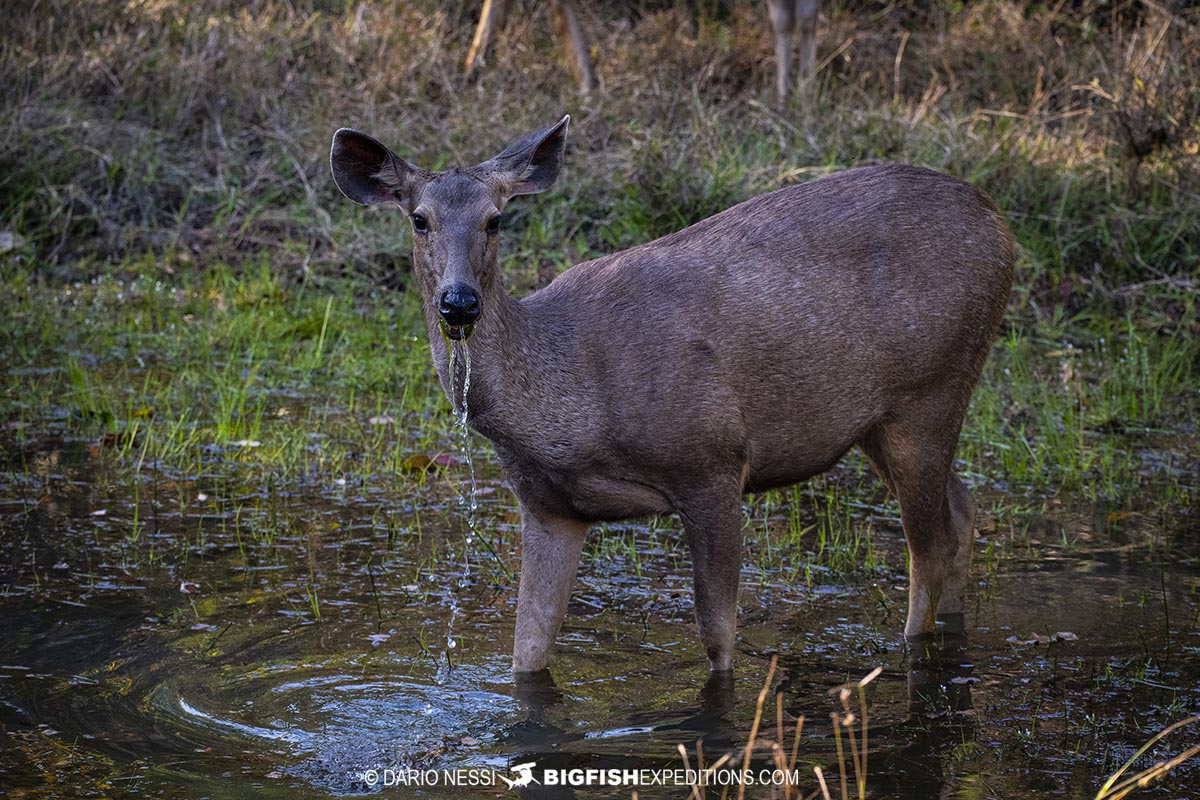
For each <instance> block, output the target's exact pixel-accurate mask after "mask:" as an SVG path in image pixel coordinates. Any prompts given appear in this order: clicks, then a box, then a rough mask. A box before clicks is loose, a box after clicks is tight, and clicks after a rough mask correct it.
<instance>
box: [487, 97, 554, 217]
mask: <svg viewBox="0 0 1200 800" xmlns="http://www.w3.org/2000/svg"><path fill="white" fill-rule="evenodd" d="M570 122H571V115H570V114H568V115H566V116H564V117H563V118H562V119H560V120H559V121H558V122H557V123H555V124H554V125H551V126H550V127H549V128H546V129H545V130H540V131H535V132H534V133H531V134H528V135H527V136H523V137H522V138H520V139H518V140H517V141H515V142H513V143H512V144H510V145H509V146H508V147H506V148H505V149H504V151H503V152H502V153H500V154H499V155H497V156H495V157H493V158H491V159H488V160H487V161H485V162H483V163H482V164H480V165H479V166H478V167H476V170H478V171H479V172H482V173H483V174H484V176H485V177H486V178H487V179H488V180H489V181H490V182H491V183H493V184H494V185H496V187H497V188H498V189H500V191H501V192H502V193H503V194H504V195H505V196H506V197H516V196H517V195H519V194H537V193H538V192H544V191H546V190H547V189H549V188H550V187H551V185H553V184H554V180H555V179H556V178H557V177H558V173H559V170H561V169H562V162H563V152H564V151H565V150H566V147H567V125H568V124H570Z"/></svg>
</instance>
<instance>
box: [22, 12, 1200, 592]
mask: <svg viewBox="0 0 1200 800" xmlns="http://www.w3.org/2000/svg"><path fill="white" fill-rule="evenodd" d="M543 6H544V4H534V6H533V7H531V8H530V9H529V13H528V14H525V15H521V16H519V18H518V17H514V19H512V20H510V23H509V25H508V27H507V28H506V31H505V35H504V36H502V37H500V39H499V41H498V42H497V43H496V49H495V51H494V52H493V54H492V56H491V57H490V59H489V62H488V68H487V69H486V70H485V71H484V73H483V75H482V76H481V77H480V78H479V79H478V82H474V81H472V82H468V81H466V80H465V79H463V78H462V76H461V75H460V64H461V59H462V56H463V55H464V54H465V50H466V47H467V45H468V43H469V37H470V32H471V31H470V23H471V18H472V15H473V14H474V13H475V7H474V5H473V4H469V3H450V4H443V3H432V2H417V3H405V4H401V5H399V6H396V7H387V8H385V7H383V6H375V5H371V4H366V5H363V6H362V7H361V14H360V7H359V6H357V5H354V4H336V3H327V2H302V3H282V2H278V0H259V1H258V2H254V3H251V4H249V5H246V4H237V3H230V2H226V0H208V2H197V3H184V4H172V3H154V2H151V3H138V4H128V3H118V2H103V3H95V4H77V3H65V2H61V3H55V2H52V3H50V4H49V5H48V6H46V5H43V6H40V7H38V8H33V7H26V6H20V7H18V8H16V9H14V10H13V12H12V15H11V16H12V19H11V20H10V22H11V25H10V27H11V29H12V30H14V31H16V32H17V33H15V34H14V35H13V36H11V37H7V38H5V39H4V40H3V41H2V42H0V78H2V79H4V80H5V85H8V86H11V87H13V88H12V91H10V92H6V93H5V94H4V95H3V97H0V109H2V110H3V111H4V112H5V114H4V117H3V119H5V120H6V122H5V123H4V125H5V133H6V136H4V137H3V138H0V232H11V233H13V234H14V235H15V237H16V238H15V247H14V249H12V250H10V251H7V252H5V253H0V283H3V286H4V289H5V291H4V299H3V300H2V301H0V303H2V308H3V315H4V319H5V325H4V326H3V329H2V330H0V360H2V362H3V363H4V364H5V365H6V368H7V375H8V380H7V381H6V382H5V383H4V384H3V386H2V387H0V420H3V422H4V423H5V428H4V429H3V431H2V432H0V438H3V440H4V441H5V443H6V444H7V445H8V446H9V447H8V449H10V450H12V451H14V452H22V451H23V448H34V447H36V445H37V442H39V441H40V440H42V439H45V438H46V437H50V436H66V437H74V438H79V439H83V440H86V441H87V442H89V443H91V446H94V447H96V448H98V449H99V451H100V452H101V454H102V455H103V458H104V462H105V463H106V464H107V465H108V467H109V468H110V469H111V470H112V475H113V476H115V477H117V478H119V479H121V480H134V479H135V478H136V475H137V474H138V473H139V472H140V471H143V470H145V469H154V470H166V471H169V472H170V473H171V474H172V475H176V476H197V475H205V474H211V473H213V472H214V471H216V472H221V473H228V474H236V475H237V476H238V479H239V480H244V481H245V482H247V483H248V484H253V485H259V486H266V487H278V486H280V485H295V484H301V485H304V484H309V483H311V484H314V485H318V486H338V485H340V484H338V481H347V482H356V481H357V482H364V483H371V484H379V483H385V482H386V483H393V484H394V483H395V482H397V481H399V482H402V483H404V484H405V485H411V486H412V487H413V490H414V492H436V493H443V492H451V493H452V492H454V491H457V486H458V481H459V479H460V477H461V476H459V475H457V474H456V473H455V471H454V470H451V471H450V474H447V475H442V474H439V473H435V472H425V471H423V470H418V469H413V468H412V467H413V462H411V461H410V460H409V459H410V457H412V456H420V455H425V456H432V455H436V454H438V453H440V452H450V451H454V450H456V449H457V448H458V446H459V444H458V442H457V441H456V437H455V435H454V430H453V424H452V423H453V420H452V417H451V415H450V414H449V413H448V412H449V410H450V405H449V402H448V401H447V400H446V399H445V398H444V397H443V396H442V393H441V391H440V388H439V387H438V385H437V383H436V380H434V378H433V373H432V369H431V366H430V363H429V356H428V346H427V342H426V340H425V332H424V326H423V324H422V323H421V320H420V319H419V312H418V302H417V298H416V296H415V290H414V288H413V281H412V280H411V277H410V276H409V270H410V264H409V261H410V257H409V248H410V243H409V241H408V233H407V226H406V225H404V224H403V222H402V220H400V219H399V216H398V214H396V213H394V212H392V211H387V210H384V211H379V210H372V209H362V208H360V207H358V206H355V205H354V204H352V203H349V202H348V201H346V200H345V199H344V198H342V197H341V196H340V195H339V194H338V193H337V191H336V189H335V188H334V187H333V186H332V182H331V180H330V178H329V175H328V166H327V152H328V145H329V139H330V136H331V134H332V132H333V130H335V129H336V128H337V127H340V126H342V125H353V126H355V127H358V128H360V129H362V130H365V131H368V132H370V133H372V134H373V135H376V136H378V137H379V138H381V139H383V140H384V141H386V142H388V143H389V144H391V145H393V146H394V147H395V149H396V150H397V152H399V153H400V154H402V155H404V156H405V157H407V158H410V159H411V160H413V161H415V162H417V163H420V164H421V165H423V166H426V167H429V168H442V167H446V166H450V165H453V164H465V163H470V162H473V161H477V160H481V159H483V158H486V157H488V156H489V155H491V154H493V153H494V152H496V151H497V150H499V149H500V148H502V147H503V146H504V145H505V144H506V143H507V142H508V141H510V140H511V139H512V138H513V137H515V136H516V135H519V134H520V133H523V132H525V131H527V130H531V129H534V128H537V127H541V126H544V125H545V124H547V123H548V122H550V121H553V120H555V119H557V118H558V116H559V115H560V114H561V113H563V112H564V111H569V112H571V113H572V114H573V115H574V122H573V125H572V130H571V136H570V144H569V148H568V153H567V164H566V169H565V171H564V175H563V178H562V180H561V182H560V184H559V185H558V186H556V187H555V188H554V189H553V190H552V191H551V192H548V193H546V194H544V195H541V196H539V197H537V198H528V199H525V200H522V201H519V202H516V203H513V204H512V205H511V206H510V207H509V208H508V209H507V210H506V214H505V216H506V218H505V221H504V233H503V235H502V242H503V244H502V265H503V268H504V271H505V274H506V279H507V281H508V283H509V285H510V287H511V288H512V289H513V290H514V291H515V292H517V293H524V292H527V291H529V290H531V289H533V288H535V287H537V286H540V285H543V284H544V283H546V282H547V281H548V280H550V279H551V278H552V277H553V276H554V275H556V274H557V273H558V272H560V271H561V270H563V269H565V268H566V267H568V266H569V265H571V264H573V263H576V262H578V261H580V260H583V259H587V258H591V257H595V256H597V255H600V254H604V253H608V252H612V251H613V250H616V249H620V248H624V247H628V246H631V245H635V244H638V243H641V242H644V241H647V240H649V239H652V238H654V237H657V236H660V235H663V234H665V233H669V232H671V231H673V230H676V229H678V228H679V227H681V226H683V225H685V224H687V223H690V222H693V221H696V220H698V219H701V218H703V217H706V216H708V215H710V214H713V213H715V212H718V211H720V210H723V209H724V208H727V207H728V206H729V205H732V204H733V203H736V202H738V201H740V200H742V199H745V198H747V197H750V196H752V195H754V194H757V193H759V192H763V191H768V190H771V189H774V188H777V187H779V186H781V185H784V184H786V183H790V182H794V181H803V180H809V179H811V178H814V177H817V176H820V175H822V174H824V173H826V172H828V171H831V170H836V169H840V168H844V167H850V166H856V165H859V164H864V163H873V162H879V161H907V162H912V163H917V164H922V165H926V166H930V167H933V168H936V169H941V170H944V171H946V172H949V173H952V174H955V175H960V176H962V177H965V178H966V179H968V180H971V181H972V182H974V183H976V184H978V185H979V186H981V187H982V188H984V189H985V190H986V191H988V192H989V193H990V194H991V195H992V196H993V197H994V198H995V200H996V202H997V204H998V205H999V206H1000V207H1001V208H1002V209H1003V210H1004V211H1005V213H1006V214H1007V215H1008V218H1009V220H1010V223H1011V225H1012V228H1013V230H1014V233H1015V235H1016V237H1017V240H1018V242H1019V245H1020V260H1019V264H1018V285H1017V288H1016V290H1015V292H1014V295H1013V301H1012V303H1011V304H1010V311H1009V316H1008V319H1007V320H1006V324H1005V327H1004V332H1003V334H1002V337H1001V340H1000V342H999V343H998V345H997V347H996V349H995V352H994V355H993V358H992V359H991V361H990V362H989V364H988V366H987V369H986V371H985V374H984V378H983V381H982V383H981V385H980V388H979V390H978V392H977V393H976V396H975V399H974V402H973V405H972V407H971V411H970V415H969V417H968V420H967V423H966V426H965V428H964V432H963V438H962V445H961V447H960V452H959V467H960V471H961V472H963V473H965V474H966V475H967V476H968V478H969V480H970V482H971V483H972V484H973V485H974V486H975V487H976V489H977V492H982V493H983V494H984V495H989V493H990V492H994V491H998V492H1001V493H1003V494H1006V495H1007V497H1008V500H1007V501H998V500H997V501H989V502H992V509H991V511H990V512H989V513H993V514H996V515H999V516H1002V517H1005V518H1012V517H1017V518H1020V517H1021V516H1022V514H1024V513H1025V512H1024V511H1020V510H1014V509H1029V510H1030V511H1029V513H1041V511H1042V510H1043V509H1042V504H1041V501H1042V500H1044V499H1046V498H1053V497H1056V496H1058V495H1060V494H1063V495H1069V496H1071V497H1080V498H1084V499H1086V500H1087V501H1088V502H1093V503H1099V504H1101V505H1103V506H1104V507H1106V508H1112V509H1114V510H1127V509H1134V510H1147V509H1151V510H1154V511H1155V513H1158V514H1160V515H1164V516H1166V515H1169V514H1170V513H1172V511H1174V510H1178V509H1186V508H1189V507H1191V506H1194V504H1195V502H1196V499H1197V498H1196V493H1197V485H1198V483H1200V480H1198V478H1197V472H1196V470H1197V467H1196V464H1197V462H1198V461H1200V459H1198V458H1197V452H1198V446H1197V435H1196V432H1195V430H1194V427H1193V426H1192V423H1191V420H1193V419H1194V418H1195V417H1196V415H1197V413H1198V412H1200V408H1198V404H1200V401H1198V400H1197V398H1198V397H1200V375H1198V374H1197V367H1196V365H1197V363H1198V358H1200V349H1198V345H1197V344H1196V342H1197V341H1198V340H1200V338H1198V334H1200V325H1198V323H1197V317H1198V315H1197V313H1196V312H1197V308H1196V306H1197V303H1196V293H1197V288H1198V284H1197V278H1196V274H1197V269H1196V268H1197V263H1198V259H1200V252H1198V247H1200V171H1198V169H1197V164H1198V163H1200V159H1198V158H1197V155H1198V154H1200V127H1198V125H1197V116H1196V108H1195V103H1194V97H1195V96H1196V94H1197V91H1198V90H1200V35H1198V34H1197V24H1198V18H1197V13H1196V11H1195V10H1194V9H1192V10H1179V11H1174V12H1172V11H1170V10H1168V9H1165V8H1160V7H1158V6H1155V7H1148V6H1147V7H1145V8H1142V7H1140V6H1139V7H1133V6H1129V7H1124V6H1122V7H1121V8H1117V9H1115V10H1114V8H1112V7H1111V6H1109V5H1107V4H1099V3H1091V2H1084V3H1076V4H1070V7H1067V6H1062V5H1061V4H1059V5H1055V6H1046V5H1042V4H1026V3H1017V2H1006V1H1004V0H988V1H987V2H983V3H972V4H953V3H951V4H933V5H932V6H930V5H929V4H917V3H907V2H904V3H898V4H892V5H891V6H889V9H890V11H889V14H887V15H881V14H879V13H877V12H878V11H880V10H881V9H876V8H874V7H870V6H868V5H862V4H832V5H831V7H830V8H828V9H827V12H826V15H825V19H824V23H823V29H822V34H821V36H822V39H821V57H822V58H824V57H825V56H830V59H829V61H828V63H827V64H826V65H825V67H824V68H823V70H822V71H821V73H820V74H819V75H818V77H817V80H816V82H815V84H814V86H813V87H812V89H811V91H809V92H808V93H807V94H806V95H804V96H798V97H796V98H794V99H793V100H792V101H791V103H790V104H789V106H788V107H787V108H786V109H785V110H784V111H783V112H776V111H775V110H773V108H772V106H771V102H770V100H771V93H772V89H771V86H770V83H771V75H770V69H769V68H767V65H769V61H770V52H771V42H770V36H769V33H768V29H767V25H766V20H765V15H764V13H763V10H762V9H761V8H760V4H756V3H748V2H747V3H734V4H732V5H731V8H730V9H728V10H727V13H716V12H714V11H713V10H711V9H709V10H702V11H699V12H696V11H689V10H687V9H686V8H684V6H683V5H680V6H679V7H674V6H671V5H670V4H654V5H652V7H649V8H647V9H645V10H644V13H642V14H641V16H640V17H638V19H637V20H636V24H633V25H620V24H617V17H618V16H619V13H618V8H617V6H616V4H608V3H599V4H595V5H594V7H591V8H590V10H589V11H588V13H587V14H585V17H584V25H585V28H586V33H587V36H588V38H589V40H590V41H591V42H593V44H594V52H595V54H596V57H597V64H596V68H597V72H598V74H599V75H600V78H601V82H602V84H603V87H604V90H603V92H601V93H600V95H599V96H597V97H595V98H592V99H591V100H585V99H583V98H580V97H578V96H577V95H576V94H575V91H574V88H573V85H572V83H571V82H570V80H569V79H568V78H566V77H565V70H564V69H563V68H562V66H563V65H562V63H561V58H562V56H561V54H560V53H559V52H558V51H557V50H556V49H555V48H554V44H553V42H552V40H551V39H550V38H549V37H548V36H547V35H546V32H547V31H549V30H551V28H552V25H551V22H550V19H549V12H548V10H547V9H546V8H544V7H543ZM902 43H903V49H902V48H901V44H902ZM843 45H844V47H843ZM835 52H836V53H837V55H831V54H834V53H835ZM234 54H236V57H234ZM1149 134H1153V136H1151V140H1150V145H1149V146H1148V147H1143V146H1142V145H1141V144H1139V142H1141V139H1144V138H1145V137H1146V136H1147V135H1149ZM1139 137H1141V138H1139ZM474 445H475V447H476V449H477V450H483V448H484V446H483V444H482V443H481V442H479V441H478V440H476V441H475V443H474ZM22 458H24V456H22ZM26 462H28V459H26ZM25 468H31V467H28V464H27V463H26V467H25ZM443 483H444V484H445V485H443ZM273 490H274V489H268V493H269V491H273ZM418 496H419V495H418ZM437 496H438V497H440V496H441V495H440V494H438V495H437ZM989 496H990V495H989ZM1014 497H1019V498H1021V500H1020V502H1017V501H1015V500H1014V499H1013V498H1014ZM181 502H182V501H181ZM750 512H751V514H750V518H751V523H750V524H751V527H752V528H755V529H756V530H758V531H759V532H760V534H761V543H760V549H759V556H760V558H761V559H763V563H764V565H769V564H771V563H778V561H779V559H778V558H777V557H776V555H775V554H777V553H780V552H784V551H787V552H794V551H795V550H796V549H799V550H800V551H801V552H805V553H807V554H809V559H808V560H809V562H810V564H811V565H812V566H815V567H820V568H821V569H827V570H830V571H831V572H832V573H833V574H837V575H845V574H853V573H859V572H862V571H864V570H865V571H866V572H867V573H870V572H871V571H873V570H875V569H876V568H878V567H879V555H878V552H877V547H876V539H875V537H876V535H877V533H878V530H877V528H878V525H877V523H878V522H879V520H880V519H881V518H882V519H884V520H886V524H887V525H888V526H890V527H894V521H895V507H894V505H893V504H890V501H887V500H886V499H884V496H883V493H882V491H881V490H880V487H879V485H878V483H877V482H876V481H875V480H874V478H873V477H871V476H870V474H869V470H867V469H865V468H864V467H863V465H862V462H861V460H860V461H852V462H851V463H850V465H849V466H848V467H846V468H843V469H841V470H840V471H839V472H838V473H837V474H836V475H834V476H831V477H829V478H826V479H822V480H820V481H816V482H813V483H812V484H810V485H809V486H806V487H803V488H802V489H798V490H795V491H792V492H787V493H773V494H768V495H764V496H763V497H759V498H754V499H752V500H751V506H750ZM256 530H257V528H256ZM270 530H271V528H270V526H266V527H264V528H262V530H261V531H259V532H258V533H255V534H254V535H255V536H264V537H268V538H269V536H270ZM651 532H652V533H653V529H652V531H651ZM612 547H616V548H617V549H618V550H621V549H622V548H623V549H624V551H625V552H629V550H630V548H631V547H633V540H632V539H622V540H621V541H619V542H614V543H613V544H612ZM617 554H618V555H619V553H617ZM793 577H794V579H796V580H801V579H804V580H809V581H811V580H814V577H813V575H812V574H811V573H810V574H807V575H804V576H801V575H795V576H793Z"/></svg>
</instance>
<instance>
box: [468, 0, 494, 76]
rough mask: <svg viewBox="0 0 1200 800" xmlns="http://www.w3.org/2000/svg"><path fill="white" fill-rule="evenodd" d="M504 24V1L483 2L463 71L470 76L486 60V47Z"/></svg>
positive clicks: (485, 0) (488, 0)
mask: <svg viewBox="0 0 1200 800" xmlns="http://www.w3.org/2000/svg"><path fill="white" fill-rule="evenodd" d="M503 24H504V0H483V10H482V11H481V12H480V13H479V24H478V25H476V26H475V38H474V39H472V40H471V49H469V50H468V51H467V62H466V64H465V65H464V71H465V72H466V73H467V75H471V74H472V73H473V72H475V70H477V69H479V66H480V65H481V64H482V63H483V60H484V59H485V58H487V51H488V47H489V46H491V44H492V37H493V36H494V35H495V33H496V31H497V30H499V28H500V26H501V25H503Z"/></svg>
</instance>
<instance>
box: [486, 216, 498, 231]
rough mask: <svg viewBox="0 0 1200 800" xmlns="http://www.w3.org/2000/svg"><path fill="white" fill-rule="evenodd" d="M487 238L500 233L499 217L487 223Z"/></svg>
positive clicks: (492, 218)
mask: <svg viewBox="0 0 1200 800" xmlns="http://www.w3.org/2000/svg"><path fill="white" fill-rule="evenodd" d="M487 232H488V236H494V235H496V234H497V233H499V232H500V215H499V214H497V215H496V216H494V217H491V218H490V219H489V220H488V221H487Z"/></svg>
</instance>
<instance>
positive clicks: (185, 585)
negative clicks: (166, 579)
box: [179, 581, 200, 594]
mask: <svg viewBox="0 0 1200 800" xmlns="http://www.w3.org/2000/svg"><path fill="white" fill-rule="evenodd" d="M179 591H181V592H183V593H184V594H195V593H196V592H198V591H200V584H198V583H192V582H191V581H180V583H179Z"/></svg>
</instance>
